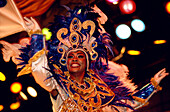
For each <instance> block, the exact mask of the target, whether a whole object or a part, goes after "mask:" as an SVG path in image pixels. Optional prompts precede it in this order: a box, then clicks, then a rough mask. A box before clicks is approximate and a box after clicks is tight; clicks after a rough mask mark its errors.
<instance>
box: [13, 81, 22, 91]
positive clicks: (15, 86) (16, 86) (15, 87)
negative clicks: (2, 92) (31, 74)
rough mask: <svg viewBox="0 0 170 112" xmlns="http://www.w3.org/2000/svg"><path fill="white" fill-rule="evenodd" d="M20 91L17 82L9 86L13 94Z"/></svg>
mask: <svg viewBox="0 0 170 112" xmlns="http://www.w3.org/2000/svg"><path fill="white" fill-rule="evenodd" d="M21 89H22V85H21V83H19V82H14V83H12V84H11V87H10V90H11V92H13V93H19V92H20V91H21Z"/></svg>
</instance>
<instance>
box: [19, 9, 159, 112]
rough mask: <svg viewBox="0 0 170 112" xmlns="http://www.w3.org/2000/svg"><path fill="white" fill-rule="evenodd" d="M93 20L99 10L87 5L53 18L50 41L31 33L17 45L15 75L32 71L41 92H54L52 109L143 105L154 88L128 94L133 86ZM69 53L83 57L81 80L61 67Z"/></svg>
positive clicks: (99, 111)
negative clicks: (111, 57) (111, 58)
mask: <svg viewBox="0 0 170 112" xmlns="http://www.w3.org/2000/svg"><path fill="white" fill-rule="evenodd" d="M98 18H100V16H99V14H98V13H96V12H95V11H94V10H93V9H92V8H90V7H89V6H86V7H76V8H75V9H74V10H70V11H69V12H68V14H67V16H56V17H55V20H54V22H53V23H51V26H50V27H49V29H50V31H51V32H52V36H51V39H50V40H48V41H45V38H44V35H43V34H41V32H40V31H36V32H31V33H32V34H30V35H31V42H30V45H27V46H26V47H25V48H22V49H20V50H21V51H22V52H21V54H20V58H18V59H19V60H21V61H22V63H20V64H18V65H20V66H22V67H21V68H20V72H19V74H18V76H21V75H24V74H29V73H33V76H34V77H36V78H35V80H36V82H38V83H39V82H40V83H41V84H40V85H41V86H42V87H45V89H46V90H48V91H53V90H56V91H57V93H58V94H57V95H53V94H51V100H52V103H53V111H55V112H103V111H104V110H105V109H104V108H105V107H111V108H112V109H113V111H125V110H122V109H121V108H124V107H127V108H130V109H132V110H133V109H134V108H133V106H132V105H131V104H133V103H135V101H137V102H138V103H139V105H137V106H138V107H140V106H143V105H144V104H145V103H146V102H147V100H148V98H149V97H150V96H151V95H152V94H153V93H154V92H155V90H159V89H160V87H159V86H158V85H157V84H156V83H154V81H152V83H149V84H148V85H146V86H145V87H144V88H142V89H141V90H139V91H137V92H134V91H135V89H136V87H137V86H135V85H134V84H133V83H132V82H131V80H129V79H128V78H127V77H128V74H127V71H128V70H127V68H126V67H125V66H124V65H122V66H121V65H118V64H116V63H114V62H111V61H109V60H108V57H107V54H108V52H111V53H112V48H111V46H110V44H112V42H111V40H110V35H109V34H108V33H107V32H105V31H104V29H103V27H102V26H101V24H100V21H99V19H98ZM73 51H82V52H83V53H84V54H85V55H86V60H87V67H86V68H87V70H86V74H85V76H84V79H83V80H84V83H83V84H81V83H78V82H77V81H76V80H73V79H71V78H70V74H69V71H68V69H67V66H66V63H67V60H68V54H69V53H70V52H73ZM114 67H115V68H114ZM116 67H118V68H116ZM41 76H45V77H46V78H45V79H43V78H42V77H41ZM40 80H41V81H40ZM126 101H128V102H129V101H131V103H127V102H126Z"/></svg>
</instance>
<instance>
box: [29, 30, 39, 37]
mask: <svg viewBox="0 0 170 112" xmlns="http://www.w3.org/2000/svg"><path fill="white" fill-rule="evenodd" d="M32 34H42V32H41V30H36V31H33V30H31V31H29V32H28V35H29V36H31V35H32Z"/></svg>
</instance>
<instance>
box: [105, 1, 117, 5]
mask: <svg viewBox="0 0 170 112" xmlns="http://www.w3.org/2000/svg"><path fill="white" fill-rule="evenodd" d="M107 1H108V2H110V3H113V4H115V5H116V4H118V2H119V0H107Z"/></svg>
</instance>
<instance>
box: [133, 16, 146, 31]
mask: <svg viewBox="0 0 170 112" xmlns="http://www.w3.org/2000/svg"><path fill="white" fill-rule="evenodd" d="M131 26H132V28H133V29H134V30H135V31H137V32H143V31H144V30H145V24H144V22H143V21H142V20H140V19H134V20H132V22H131Z"/></svg>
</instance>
